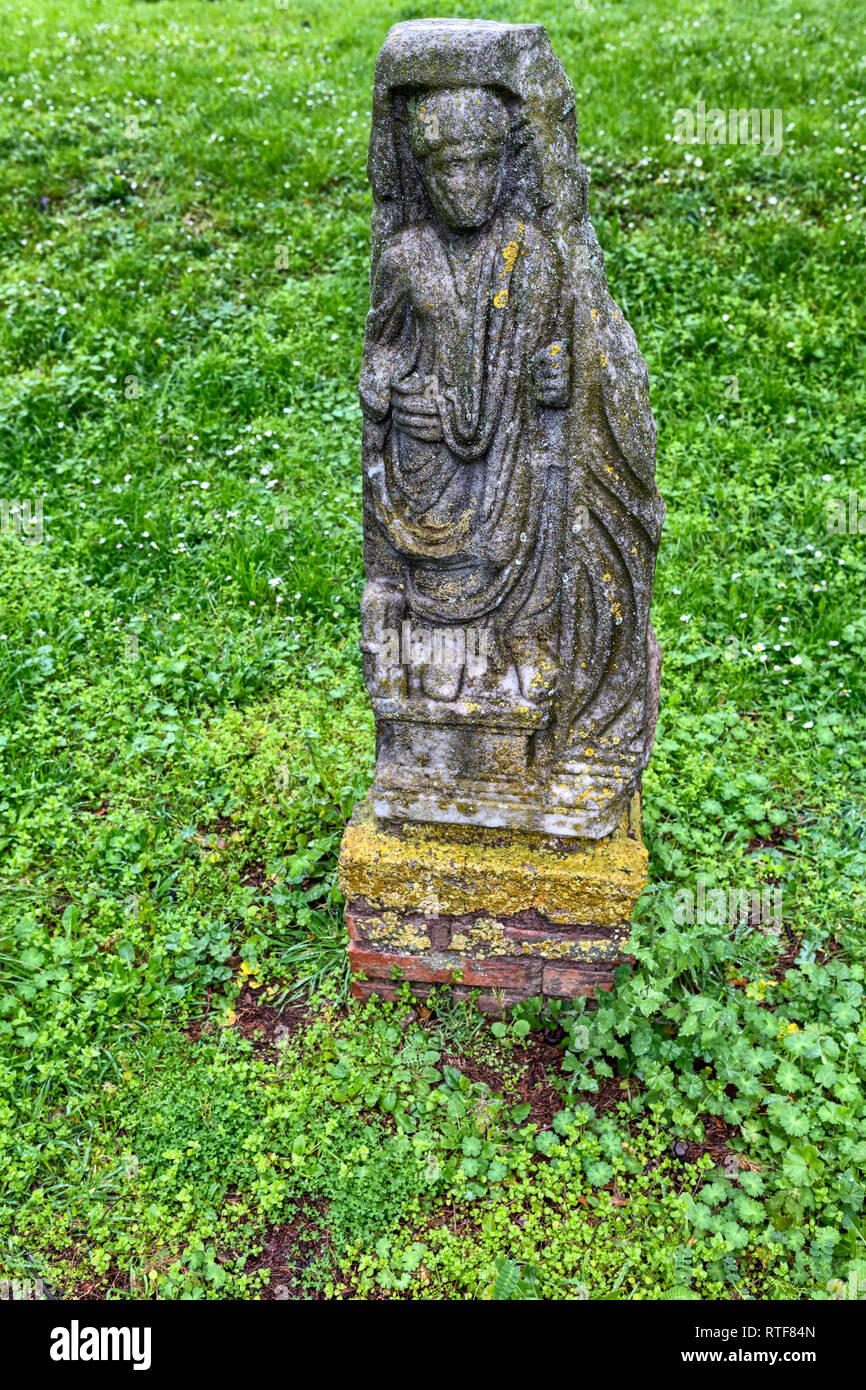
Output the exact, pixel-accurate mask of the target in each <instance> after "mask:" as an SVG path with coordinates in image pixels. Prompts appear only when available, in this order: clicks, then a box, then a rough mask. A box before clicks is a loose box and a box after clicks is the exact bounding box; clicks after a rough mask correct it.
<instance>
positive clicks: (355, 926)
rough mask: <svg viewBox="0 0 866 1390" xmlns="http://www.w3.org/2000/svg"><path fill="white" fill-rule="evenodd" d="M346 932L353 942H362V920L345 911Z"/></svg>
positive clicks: (363, 932) (363, 934)
mask: <svg viewBox="0 0 866 1390" xmlns="http://www.w3.org/2000/svg"><path fill="white" fill-rule="evenodd" d="M346 930H347V932H348V933H349V936H350V937H351V938H352V940H353V941H363V940H364V936H365V931H364V918H363V917H358V916H356V914H355V913H354V912H350V911H349V910H348V908H347V909H346Z"/></svg>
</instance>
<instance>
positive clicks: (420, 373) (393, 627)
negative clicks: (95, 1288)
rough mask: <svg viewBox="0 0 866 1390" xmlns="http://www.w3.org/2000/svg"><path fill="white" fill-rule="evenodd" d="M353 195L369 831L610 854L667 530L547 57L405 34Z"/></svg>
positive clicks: (645, 720) (636, 363) (646, 731)
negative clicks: (413, 828) (546, 838)
mask: <svg viewBox="0 0 866 1390" xmlns="http://www.w3.org/2000/svg"><path fill="white" fill-rule="evenodd" d="M368 168H369V174H370V179H371V183H372V186H373V202H374V212H373V237H372V254H371V308H370V313H369V316H368V320H367V330H366V337H365V344H364V359H363V367H362V373H361V403H362V408H363V412H364V436H363V467H364V541H365V569H366V576H367V584H366V588H365V593H364V598H363V602H362V629H363V631H362V650H363V653H364V674H365V679H366V682H367V686H368V689H369V692H370V696H371V699H372V702H373V708H374V712H375V715H376V725H377V767H376V778H375V782H374V786H373V806H374V809H375V813H376V815H378V816H380V817H382V818H385V819H390V820H395V819H401V820H420V821H440V822H458V823H465V824H476V825H486V826H508V827H515V828H525V829H530V830H539V831H544V832H548V833H551V834H554V835H566V836H568V835H572V836H573V835H578V836H590V837H600V836H603V835H606V834H608V833H609V832H610V831H612V830H613V829H614V827H615V826H616V825H617V824H618V823H619V821H620V820H621V818H622V815H623V811H624V808H625V807H626V805H627V803H628V801H629V799H630V796H631V794H632V793H633V791H634V789H635V787H636V785H637V783H638V781H639V778H640V774H641V772H642V771H643V769H644V767H645V766H646V763H647V760H648V757H649V753H650V748H651V745H652V738H653V730H654V726H655V719H656V714H657V709H658V676H659V652H658V646H657V644H656V641H655V637H654V634H653V631H652V627H651V626H650V625H649V607H650V599H651V595H652V582H653V571H654V565H655V557H656V551H657V548H658V542H659V535H660V530H661V523H662V517H663V513H664V505H663V503H662V501H661V498H660V496H659V493H658V490H657V488H656V486H655V481H654V470H655V442H656V432H655V425H654V422H653V417H652V413H651V410H650V406H649V396H648V377H647V371H646V366H645V364H644V361H643V359H642V357H641V355H640V353H639V351H638V348H637V343H636V341H635V337H634V334H633V332H632V330H631V328H630V327H629V325H628V324H627V323H626V322H625V320H624V318H623V316H622V314H621V312H620V311H619V309H617V307H616V305H615V304H614V302H613V301H612V299H611V298H610V295H609V294H608V290H607V285H606V281H605V276H604V263H603V258H602V254H601V251H600V248H599V245H598V242H597V239H596V237H595V234H594V232H593V230H592V226H591V224H590V221H589V217H588V212H587V176H586V172H585V170H584V169H583V167H582V165H581V164H580V161H579V159H578V156H577V126H576V120H575V110H574V94H573V91H572V88H571V85H570V83H569V81H568V79H567V77H566V75H565V72H564V70H563V68H562V65H561V63H560V62H559V60H558V59H557V58H556V57H555V55H554V53H553V51H552V49H551V46H550V41H549V38H548V35H547V32H546V30H545V29H544V28H543V27H541V26H540V25H505V24H491V23H484V22H473V21H463V20H429V21H412V22H409V23H405V24H398V25H396V26H395V27H394V28H393V29H392V30H391V32H390V34H389V36H388V39H387V41H386V43H385V44H384V46H383V48H382V50H381V53H380V55H379V59H378V62H377V66H376V79H375V87H374V99H373V125H372V134H371V141H370V155H369V165H368Z"/></svg>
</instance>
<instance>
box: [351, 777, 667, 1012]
mask: <svg viewBox="0 0 866 1390" xmlns="http://www.w3.org/2000/svg"><path fill="white" fill-rule="evenodd" d="M646 881H647V852H646V849H645V848H644V844H643V841H642V839H641V833H640V800H639V797H638V796H635V797H634V798H633V800H632V803H631V806H630V807H629V810H628V812H627V813H626V815H624V816H623V818H622V822H621V824H620V825H619V826H618V827H617V828H616V830H614V831H613V833H612V834H610V835H607V836H605V837H604V838H602V839H578V838H575V837H568V838H558V837H556V836H551V835H544V834H539V833H533V832H531V831H525V830H520V831H518V830H508V829H501V830H495V829H490V828H489V827H481V826H468V825H454V824H449V825H442V824H440V825H432V824H426V823H420V822H413V821H395V820H385V819H382V818H380V817H377V815H376V814H375V811H374V808H373V804H372V801H371V798H369V797H368V798H367V800H366V801H364V802H360V803H359V804H358V805H357V806H356V807H355V812H354V814H353V816H352V820H351V822H350V823H349V825H348V826H347V827H346V831H345V834H344V836H343V843H342V846H341V850H340V887H341V889H342V891H343V893H344V895H345V897H346V924H347V928H348V933H349V959H350V962H351V967H352V975H353V982H352V993H353V994H354V996H355V997H356V998H361V999H363V998H366V997H368V996H369V995H370V994H378V995H381V996H384V997H386V998H393V997H394V996H395V994H396V989H397V986H398V984H399V983H400V981H401V980H406V981H408V983H409V985H410V988H411V990H412V993H413V994H415V995H418V996H419V997H423V996H425V995H426V994H428V993H429V992H430V990H431V989H433V988H434V987H436V986H440V985H447V986H449V987H450V988H451V992H452V994H453V995H454V996H455V997H458V998H460V997H469V996H471V995H472V994H473V993H476V992H477V999H478V1005H479V1007H480V1008H482V1009H484V1010H485V1011H486V1012H489V1013H497V1014H498V1013H501V1012H502V1011H503V1010H504V1009H507V1008H508V1007H509V1006H510V1005H512V1004H514V1003H517V1002H518V1001H519V1000H521V999H528V998H531V997H532V996H534V995H546V996H548V997H550V998H575V997H577V996H578V995H584V994H594V993H595V991H596V990H597V989H609V988H610V987H611V985H612V984H613V979H614V973H615V971H616V969H617V967H618V966H620V965H623V964H630V963H631V957H629V956H627V955H626V954H625V950H624V948H625V945H626V942H627V940H628V936H629V929H630V928H629V922H630V918H631V913H632V910H633V908H634V905H635V902H636V901H637V898H638V896H639V895H640V893H641V891H642V890H643V888H644V886H645V884H646Z"/></svg>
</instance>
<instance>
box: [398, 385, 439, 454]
mask: <svg viewBox="0 0 866 1390" xmlns="http://www.w3.org/2000/svg"><path fill="white" fill-rule="evenodd" d="M438 386H439V383H438V381H437V379H436V377H434V376H430V377H420V376H414V377H405V378H404V379H403V381H399V382H394V384H393V385H392V387H391V406H392V419H393V421H394V424H395V425H399V426H400V428H401V429H402V430H405V431H406V433H407V434H411V435H413V436H414V438H415V439H426V440H430V441H432V442H433V443H436V442H438V441H439V440H441V438H442V422H441V420H440V418H439V401H438Z"/></svg>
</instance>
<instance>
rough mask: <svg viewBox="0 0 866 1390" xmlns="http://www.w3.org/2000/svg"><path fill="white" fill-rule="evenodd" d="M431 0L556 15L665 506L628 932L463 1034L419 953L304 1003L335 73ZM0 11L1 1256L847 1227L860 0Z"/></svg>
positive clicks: (276, 1281) (779, 1237)
mask: <svg viewBox="0 0 866 1390" xmlns="http://www.w3.org/2000/svg"><path fill="white" fill-rule="evenodd" d="M437 12H442V13H459V14H466V15H476V14H477V15H484V16H485V17H487V18H494V19H496V18H498V19H506V18H507V19H509V20H530V19H535V18H538V17H541V18H543V19H544V21H545V22H546V23H547V25H548V27H549V29H550V32H551V37H552V40H553V43H554V46H555V48H556V51H557V52H558V54H559V55H560V56H561V58H562V59H563V61H564V63H565V66H566V68H567V70H568V72H569V74H570V76H571V78H572V80H573V82H574V84H575V87H576V90H577V94H578V110H579V116H580V140H581V151H582V157H583V159H584V161H585V163H586V164H587V165H588V167H589V169H590V171H591V176H592V183H591V190H590V196H591V210H592V214H593V219H594V223H595V226H596V228H597V230H598V233H599V236H600V239H601V242H602V246H603V248H604V250H605V254H606V260H607V268H608V277H609V281H610V284H611V288H612V291H613V293H614V296H615V297H616V298H617V300H618V301H619V303H620V304H621V305H622V306H623V309H624V311H625V312H626V314H627V316H628V317H629V319H630V321H631V322H632V323H633V325H634V327H635V330H636V332H637V336H638V340H639V342H640V344H641V347H642V350H643V352H644V354H645V356H646V358H647V361H648V364H649V367H650V374H651V381H652V399H653V404H654V409H655V412H656V417H657V420H658V423H659V483H660V487H661V491H662V494H663V496H664V497H665V499H666V501H667V504H668V517H667V521H666V525H665V531H664V538H663V543H662V549H661V553H660V557H659V570H658V580H657V586H656V596H655V601H654V610H653V616H654V622H655V625H656V628H657V631H658V632H659V636H660V639H661V643H662V646H663V648H664V653H665V657H664V672H663V705H662V713H661V718H660V723H659V732H658V740H657V745H656V751H655V754H654V758H653V762H652V764H651V767H650V770H649V773H648V775H647V777H646V779H645V799H646V821H647V826H646V828H647V835H648V840H649V843H650V847H651V854H652V866H651V868H652V888H651V890H650V891H649V892H648V894H647V896H646V898H645V900H644V901H643V903H642V904H641V907H640V912H639V920H638V922H637V925H636V929H635V941H634V949H635V951H636V953H637V954H638V955H639V956H640V958H641V960H642V962H643V968H642V971H641V972H640V973H639V975H638V976H636V977H635V978H634V979H633V980H630V981H625V980H623V981H621V982H620V985H619V987H618V989H617V991H616V994H615V996H614V997H613V999H612V1000H610V1001H606V1002H605V1005H604V1007H603V1008H602V1009H600V1010H598V1012H597V1013H586V1012H582V1011H581V1008H579V1007H577V1006H575V1007H572V1008H568V1009H566V1008H563V1009H562V1010H560V1011H559V1012H558V1013H557V1012H556V1010H553V1011H552V1012H550V1013H548V1014H547V1015H542V1012H541V1011H540V1008H539V1007H538V1006H531V1007H529V1008H527V1009H525V1010H523V1011H522V1012H521V1013H519V1014H518V1015H517V1016H516V1019H515V1022H514V1024H513V1026H509V1028H508V1029H506V1030H505V1033H504V1036H501V1037H500V1036H496V1035H494V1034H493V1033H492V1032H491V1030H490V1028H489V1026H488V1025H487V1024H484V1023H482V1022H480V1021H479V1020H478V1019H477V1017H474V1016H473V1015H472V1014H471V1012H467V1011H465V1010H461V1009H455V1008H453V1007H450V1006H448V1004H447V1002H446V1001H442V1002H441V1004H440V1006H439V1007H437V1008H435V1009H434V1010H433V1012H432V1013H430V1014H429V1015H422V1016H419V1017H417V1018H415V1019H414V1020H409V1021H407V1018H406V1011H407V1008H408V1005H403V1006H398V1007H397V1008H396V1009H391V1008H388V1007H382V1006H378V1005H375V1004H371V1005H369V1006H366V1007H365V1008H363V1009H362V1008H359V1007H356V1006H351V1007H350V1008H348V1009H347V1007H346V1006H345V1002H344V999H345V963H344V954H343V943H342V928H341V906H342V904H341V900H340V896H339V892H338V890H337V888H336V885H335V877H334V873H335V854H336V847H337V845H338V843H339V837H340V833H341V829H342V825H343V823H344V821H345V818H346V816H347V815H348V813H349V811H350V809H351V805H352V804H353V801H354V800H355V798H356V797H357V796H359V795H360V794H362V792H363V790H364V787H365V785H366V783H367V781H368V780H369V776H370V772H371V765H372V720H371V717H370V714H369V711H368V707H367V702H366V697H365V694H364V691H363V686H362V681H361V678H360V664H359V659H358V654H357V641H358V624H357V612H358V600H359V597H360V589H361V582H362V566H361V527H360V464H359V433H360V415H359V410H358V405H357V393H356V384H357V377H358V370H359V361H360V348H361V340H362V334H363V322H364V315H365V312H366V308H367V293H368V292H367V267H368V228H369V213H370V200H369V193H368V188H367V183H366V178H365V173H364V163H365V155H366V142H367V136H368V129H369V97H370V85H371V80H372V71H373V63H374V59H375V54H376V51H377V49H378V47H379V45H380V43H381V42H382V40H383V38H384V35H385V33H386V31H387V28H388V26H389V24H390V23H392V22H393V21H394V20H396V19H402V18H408V17H412V16H413V15H415V14H418V15H420V14H429V13H437ZM4 18H5V42H4V50H3V56H2V59H0V67H2V86H0V93H2V97H3V100H2V102H0V150H2V156H3V159H2V172H0V180H2V184H0V191H2V213H0V243H2V255H0V267H2V268H0V301H2V311H3V312H2V317H0V358H2V364H3V381H2V384H0V495H2V496H3V497H4V498H6V499H7V500H11V499H19V500H21V499H24V498H27V499H31V501H32V502H33V504H34V508H35V501H36V499H38V498H43V499H44V503H43V508H44V513H43V522H42V525H43V538H42V542H41V543H40V544H28V543H27V542H26V539H22V538H21V537H20V536H16V535H15V534H14V528H13V527H12V525H11V524H10V525H9V526H7V527H5V528H4V534H3V535H0V563H2V567H3V583H2V586H0V706H2V713H3V727H2V733H0V741H2V756H3V761H2V767H0V842H2V850H3V857H2V865H0V876H2V890H3V891H2V901H0V908H2V918H0V967H2V970H3V973H4V975H5V976H6V989H5V993H4V996H3V1000H2V1004H0V1127H2V1129H3V1131H4V1133H3V1140H4V1151H5V1152H6V1154H7V1155H8V1157H7V1161H6V1164H5V1166H4V1171H3V1173H2V1177H0V1194H2V1196H0V1202H2V1205H0V1242H2V1246H0V1248H2V1258H0V1276H2V1277H19V1278H20V1277H32V1275H33V1274H34V1273H35V1272H38V1273H40V1274H41V1275H42V1277H43V1278H45V1280H46V1281H47V1282H48V1283H49V1284H50V1285H51V1286H52V1287H55V1288H58V1289H63V1288H73V1289H78V1290H82V1289H92V1290H94V1291H96V1292H97V1293H100V1294H101V1295H103V1296H111V1297H128V1296H139V1297H140V1296H142V1295H147V1296H153V1297H166V1298H176V1297H196V1298H201V1297H215V1298H223V1297H226V1296H240V1297H257V1296H263V1295H265V1294H269V1295H270V1296H274V1290H278V1291H279V1292H278V1293H277V1294H276V1296H280V1297H285V1296H290V1297H311V1296H330V1297H340V1296H359V1295H360V1296H362V1297H366V1296H372V1295H374V1294H375V1296H376V1297H393V1296H399V1297H406V1296H412V1297H427V1298H430V1297H435V1298H461V1299H462V1298H474V1297H481V1298H485V1297H494V1296H495V1297H497V1298H499V1297H518V1296H520V1297H527V1296H533V1297H544V1298H556V1299H561V1298H573V1297H582V1296H586V1295H587V1294H588V1295H589V1296H591V1297H606V1298H624V1297H629V1296H631V1297H638V1298H670V1297H674V1298H686V1297H704V1298H707V1297H715V1298H722V1297H724V1298H729V1297H757V1298H765V1299H766V1298H770V1299H771V1298H784V1297H801V1298H802V1297H806V1298H817V1297H827V1296H829V1295H830V1294H831V1293H832V1292H833V1291H834V1290H835V1292H836V1293H838V1292H839V1287H840V1286H839V1284H838V1283H836V1284H834V1283H833V1282H832V1281H833V1280H837V1281H840V1280H841V1281H847V1280H849V1278H850V1276H851V1275H852V1273H853V1276H854V1281H855V1284H856V1282H857V1281H858V1280H861V1279H863V1278H866V1243H864V1237H863V1215H862V1206H863V1182H864V1176H863V1175H864V1169H866V1145H864V1143H863V1141H862V1138H861V1135H862V1131H863V1119H864V1102H863V1091H862V1080H863V1073H864V1068H866V1050H864V1031H863V1010H862V993H863V991H862V983H863V978H864V976H863V966H864V954H866V953H864V945H863V942H864V936H863V921H864V899H863V887H862V884H863V871H864V865H866V844H864V840H866V814H864V802H863V778H864V761H866V759H864V751H863V750H864V747H866V741H864V734H866V718H864V678H863V670H864V668H863V652H864V642H866V619H864V616H863V603H862V595H863V592H864V582H866V563H864V559H866V550H864V544H866V543H864V537H863V535H861V534H859V533H857V532H855V533H853V534H852V533H851V532H850V531H849V530H845V531H842V532H839V531H835V532H834V531H829V530H828V517H829V516H831V515H833V514H834V512H833V503H832V499H834V498H836V499H845V501H846V502H847V499H848V497H849V494H850V493H851V492H853V493H854V495H855V499H856V498H863V499H864V515H866V469H864V464H863V458H864V438H866V426H864V423H863V422H864V419H866V410H864V404H866V402H864V394H866V392H864V385H863V383H864V380H866V373H864V323H866V317H864V313H863V302H862V301H863V285H862V273H861V271H862V263H863V217H862V210H861V208H862V196H863V195H862V192H861V182H860V180H861V177H862V168H863V151H864V142H863V134H864V129H866V127H864V120H866V94H864V90H863V79H862V73H863V54H862V32H861V24H860V22H859V14H858V12H857V9H856V7H854V6H844V5H842V6H836V7H834V9H833V12H832V14H829V13H828V12H826V10H825V8H824V7H822V6H819V5H818V4H817V3H812V0H802V3H801V7H800V11H799V12H798V14H797V15H796V16H795V15H794V14H793V12H792V10H791V8H790V7H789V6H787V5H780V4H770V5H763V6H761V7H760V9H754V8H753V7H750V6H747V5H745V4H743V3H742V0H737V3H735V4H731V5H721V4H710V5H702V6H697V5H692V4H685V5H682V4H678V5H676V6H674V5H671V4H669V3H662V0H647V2H646V3H643V4H640V5H638V4H635V3H632V0H628V3H616V4H613V3H611V4H605V5H597V6H596V5H593V6H590V7H589V8H585V9H584V8H578V7H573V6H569V5H566V4H562V5H559V6H557V7H555V8H550V7H549V12H548V13H546V14H543V15H542V14H540V11H539V10H538V8H537V7H532V6H529V5H527V4H525V3H522V0H521V3H518V4H517V6H516V8H515V6H514V5H509V6H508V7H505V6H503V5H502V4H500V3H491V4H489V5H487V6H486V7H484V8H482V7H481V6H478V5H474V4H471V3H470V4H460V3H456V0H455V2H454V3H451V4H449V5H448V6H446V7H445V8H444V9H442V10H441V11H440V10H437V7H436V5H429V4H424V5H422V6H420V7H418V8H417V9H415V8H413V7H412V6H411V5H397V4H384V3H379V4H374V5H373V6H372V7H371V6H369V5H367V4H365V5H360V4H358V3H356V0H347V3H346V4H344V5H342V6H340V7H336V8H335V7H331V6H324V5H317V4H291V3H290V4H288V6H287V7H286V8H285V9H282V8H277V7H275V6H274V5H269V4H267V3H264V0H260V2H259V3H254V2H253V0H231V2H230V0H223V2H222V3H217V4H204V3H201V0H177V3H176V4H173V5H171V6H168V5H166V4H163V3H155V4H147V3H144V2H143V0H114V2H113V3H100V2H99V0H68V2H67V3H65V4H64V5H62V6H61V5H59V4H55V3H53V0H40V3H39V4H38V5H37V4H36V3H33V2H32V0H25V2H22V3H14V4H8V5H6V6H5V8H4ZM699 99H704V100H705V101H706V103H707V106H708V107H710V106H719V107H722V108H729V107H740V106H746V107H751V106H756V107H759V108H771V109H777V108H780V109H781V110H782V111H783V113H784V117H783V120H784V131H785V134H784V145H783V149H782V151H781V152H780V153H778V154H775V155H774V154H763V153H761V151H760V149H758V148H756V147H750V146H740V145H737V146H708V145H701V146H694V147H687V146H683V145H678V144H676V143H675V142H674V141H673V140H672V138H671V136H672V132H673V130H674V123H675V112H676V110H677V109H678V108H694V107H695V105H696V103H697V101H698V100H699ZM862 524H863V525H864V527H866V522H864V523H862ZM701 880H703V881H704V882H705V884H707V885H709V886H710V887H717V888H722V889H723V890H725V891H727V890H730V889H733V888H737V889H740V888H742V889H750V890H751V889H753V888H755V887H760V886H764V887H770V886H779V887H781V890H782V900H783V917H784V926H783V928H782V929H781V931H780V932H778V933H776V932H773V931H770V932H767V931H764V930H761V929H760V928H757V927H754V926H749V925H741V926H740V927H738V928H737V929H736V930H734V931H732V930H731V929H730V926H729V925H727V926H726V925H724V924H722V925H718V926H716V925H713V923H712V922H711V921H709V922H705V923H704V924H702V925H701V924H693V925H692V926H691V927H689V926H688V925H685V926H684V925H683V924H682V922H681V921H678V920H677V903H678V902H681V901H682V899H678V898H677V894H678V893H682V892H683V890H685V891H687V892H689V893H691V894H693V895H694V894H696V893H697V886H698V883H699V882H700V881H701ZM310 986H313V987H314V994H313V996H312V999H311V1001H310V1002H309V1003H307V1004H305V1005H304V1009H303V1013H302V1014H296V1013H295V1012H293V1011H292V1010H291V1009H290V1011H289V1013H288V1014H287V1013H285V1008H284V1005H285V1001H287V1000H288V1002H289V1004H293V1005H295V1006H297V1004H298V1001H299V1000H300V999H302V998H306V995H307V991H308V989H309V987H310ZM315 991H318V992H315ZM281 1001H282V1003H281ZM278 1008H279V1009H282V1010H283V1016H284V1018H291V1019H292V1020H293V1021H294V1022H293V1031H290V1032H288V1033H282V1034H279V1035H278V1033H277V1031H275V1030H276V1029H277V1027H278V1024H277V1021H276V1020H277V1012H278ZM299 1020H300V1023H299V1026H297V1027H295V1026H294V1025H295V1024H298V1022H299ZM285 1026H286V1025H285V1024H284V1025H283V1027H285ZM542 1026H544V1027H546V1028H547V1029H548V1034H547V1036H548V1037H560V1038H561V1043H560V1044H559V1045H557V1044H556V1043H555V1042H547V1043H545V1042H544V1041H542V1040H541V1034H540V1033H539V1032H538V1031H537V1030H538V1028H539V1027H542ZM551 1029H553V1030H554V1032H553V1033H551V1031H550V1030H551ZM555 1030H561V1031H560V1032H559V1033H557V1032H556V1031H555ZM581 1030H583V1031H582V1032H581ZM531 1061H532V1062H534V1063H536V1064H537V1063H541V1064H543V1074H544V1075H545V1076H546V1081H545V1082H544V1084H543V1086H541V1088H540V1089H539V1088H536V1087H535V1086H534V1083H533V1084H531V1083H530V1080H529V1076H530V1062H531ZM532 1075H533V1076H535V1075H537V1071H536V1070H533V1072H532ZM544 1098H546V1099H544ZM542 1099H544V1104H542V1103H541V1101H542ZM527 1106H529V1107H530V1108H529V1109H527V1108H526V1107H527ZM554 1116H555V1117H556V1118H554ZM676 1142H679V1143H680V1145H681V1146H684V1147H685V1149H686V1151H687V1157H686V1159H685V1160H683V1159H682V1158H678V1157H677V1156H676V1155H675V1154H674V1153H673V1152H672V1151H671V1144H672V1143H676ZM551 1213H555V1219H552V1217H551V1215H550V1214H551ZM518 1217H519V1218H520V1219H519V1220H518ZM599 1237H600V1238H599ZM281 1271H282V1272H281ZM846 1287H848V1286H847V1285H846Z"/></svg>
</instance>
